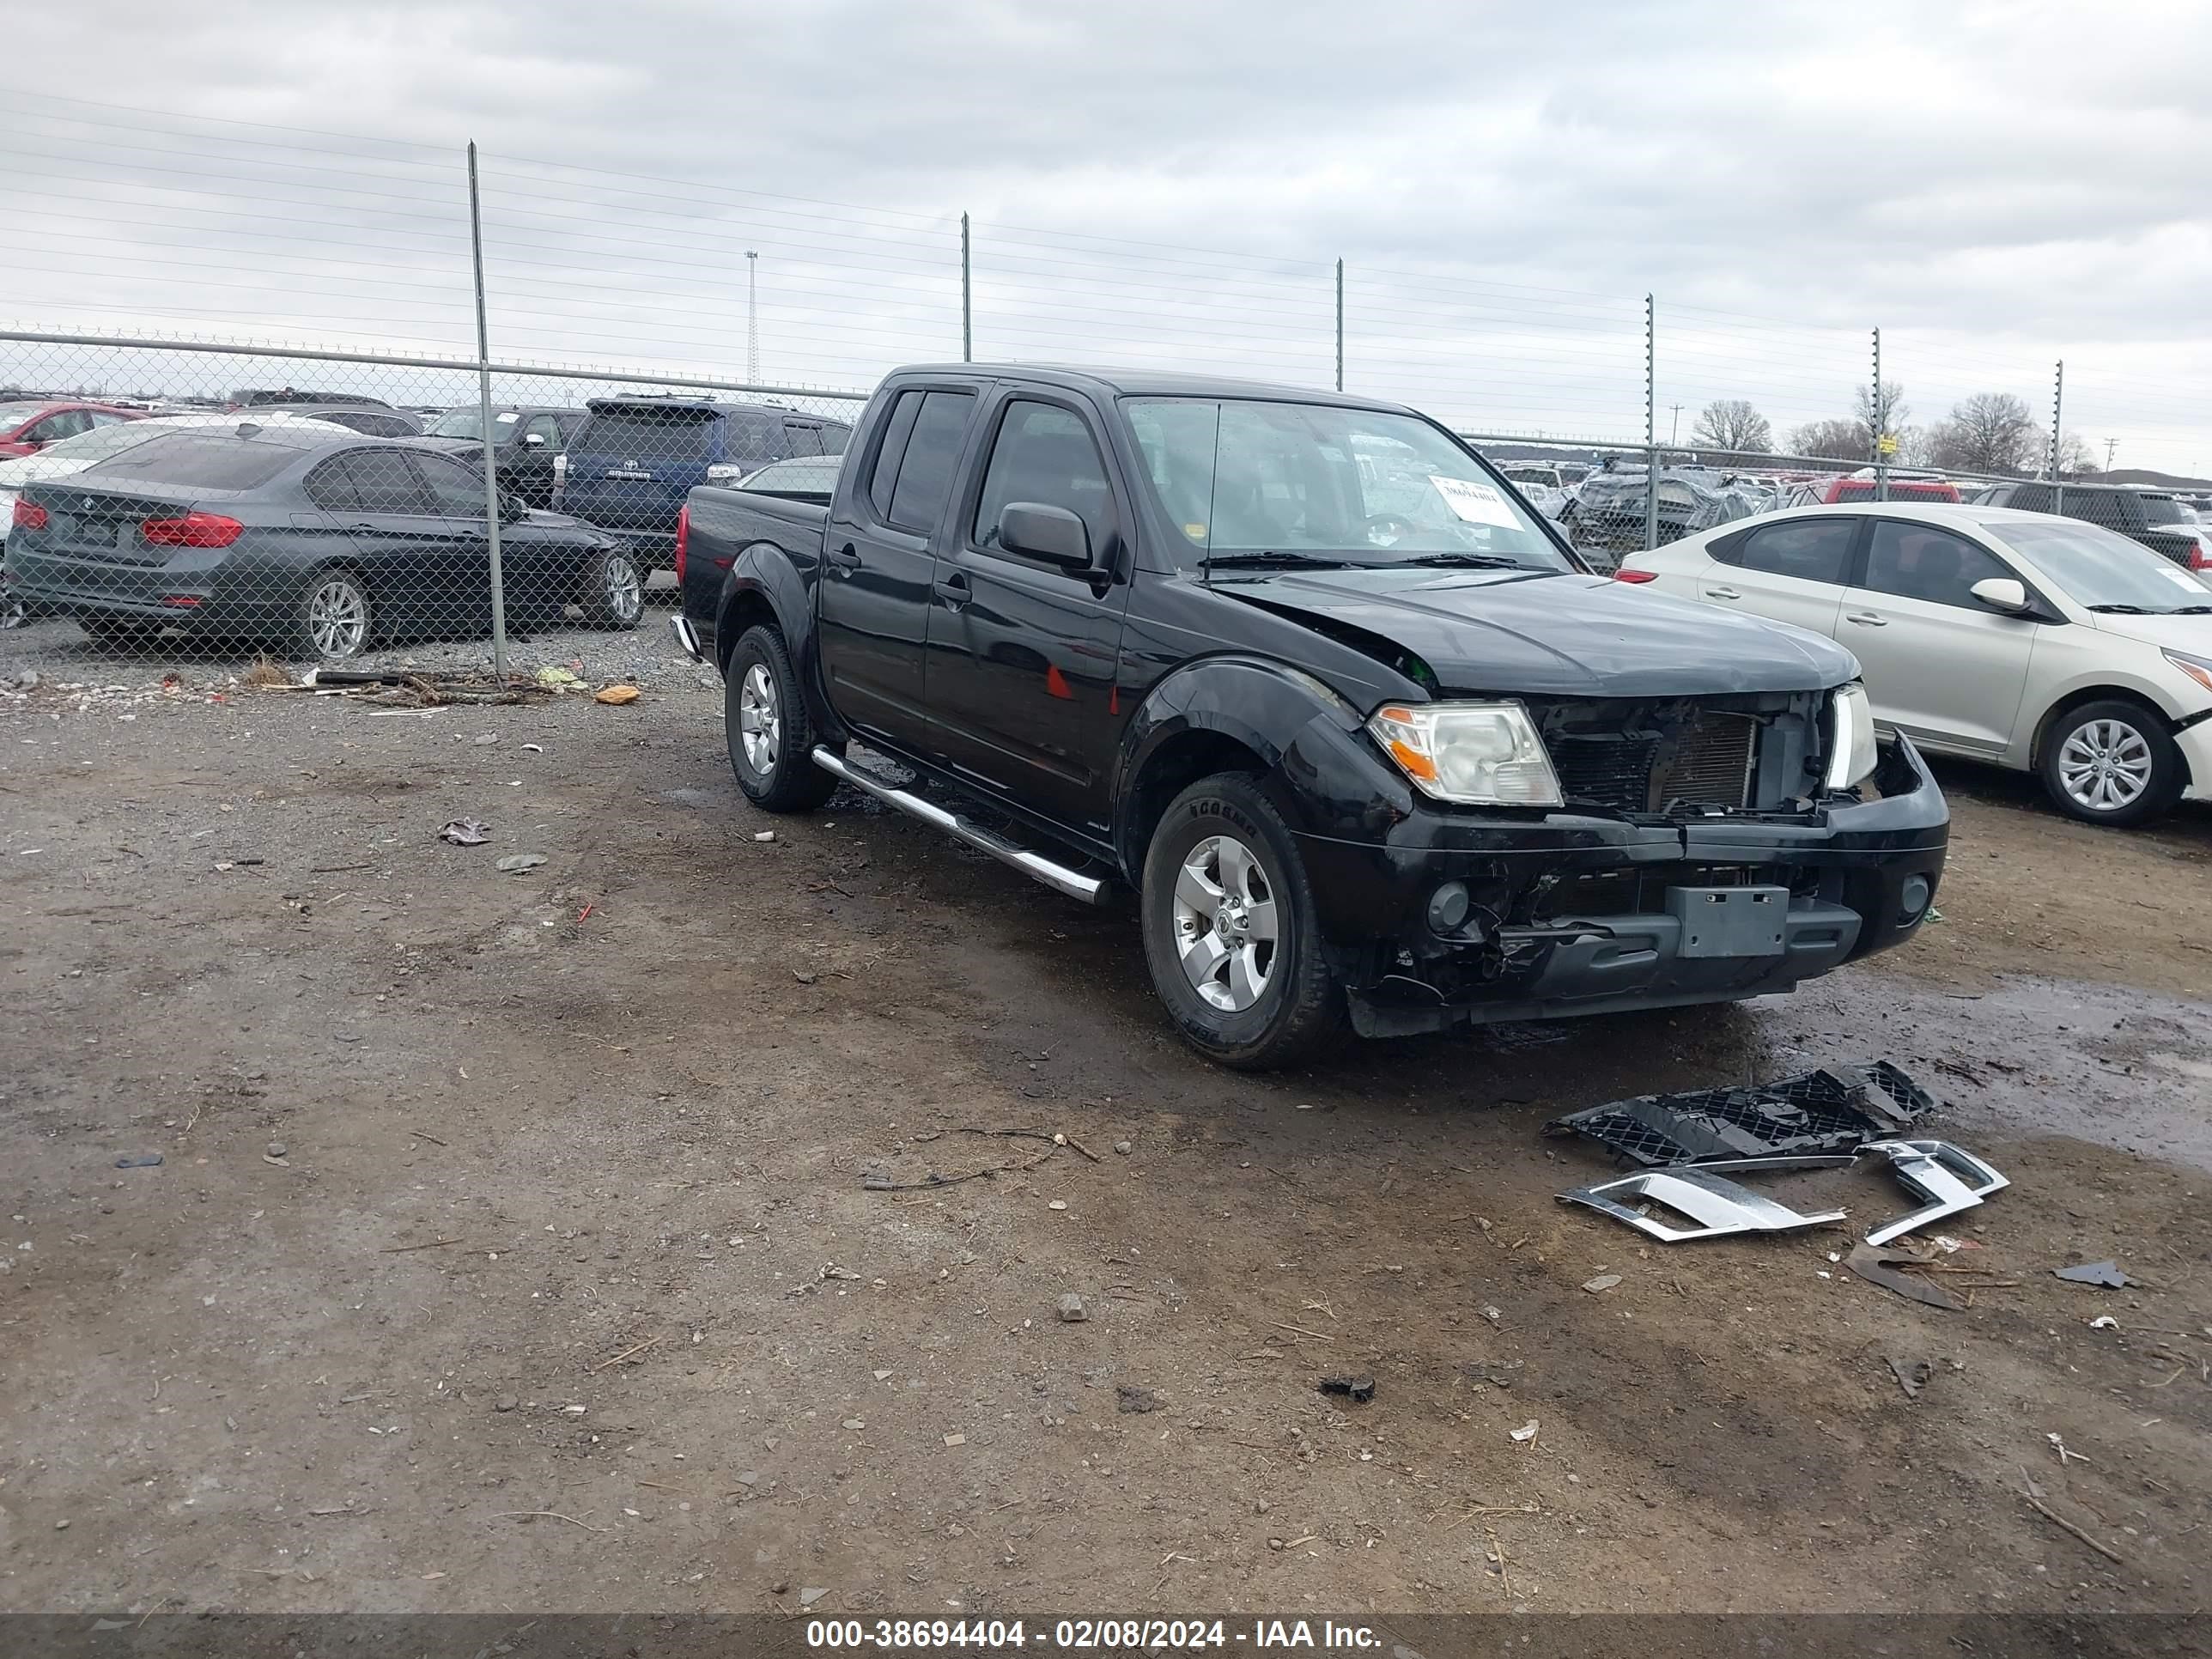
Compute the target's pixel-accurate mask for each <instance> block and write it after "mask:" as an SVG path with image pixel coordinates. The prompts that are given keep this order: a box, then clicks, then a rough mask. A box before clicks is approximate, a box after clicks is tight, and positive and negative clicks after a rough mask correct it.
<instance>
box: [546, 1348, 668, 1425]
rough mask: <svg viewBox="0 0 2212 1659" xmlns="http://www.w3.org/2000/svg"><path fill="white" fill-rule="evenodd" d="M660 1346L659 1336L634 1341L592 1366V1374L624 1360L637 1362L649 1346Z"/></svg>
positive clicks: (597, 1373) (571, 1408) (572, 1409)
mask: <svg viewBox="0 0 2212 1659" xmlns="http://www.w3.org/2000/svg"><path fill="white" fill-rule="evenodd" d="M659 1346H660V1339H659V1337H657V1336H648V1337H647V1338H646V1339H645V1340H644V1341H642V1342H635V1343H632V1344H631V1345H630V1346H629V1347H627V1348H624V1349H623V1351H622V1352H620V1353H618V1354H616V1355H614V1356H613V1357H612V1358H608V1359H602V1360H601V1361H599V1364H596V1365H593V1366H592V1367H591V1371H592V1375H593V1376H598V1375H599V1373H600V1372H601V1371H603V1370H606V1369H607V1368H608V1367H610V1366H611V1365H619V1364H622V1363H623V1361H624V1360H628V1361H629V1363H630V1364H636V1363H637V1360H638V1357H639V1356H640V1355H641V1354H643V1353H644V1352H646V1351H647V1349H648V1348H656V1347H659ZM568 1409H569V1410H571V1411H574V1410H576V1409H577V1407H574V1406H571V1407H569V1408H568Z"/></svg>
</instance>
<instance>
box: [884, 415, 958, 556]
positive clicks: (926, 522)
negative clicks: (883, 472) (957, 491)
mask: <svg viewBox="0 0 2212 1659" xmlns="http://www.w3.org/2000/svg"><path fill="white" fill-rule="evenodd" d="M909 395H910V394H909ZM901 401H902V402H903V401H904V399H903V398H902V399H901ZM974 407H975V394H974V393H973V392H924V393H923V394H922V398H921V411H920V413H918V414H917V415H916V416H915V422H914V430H913V433H912V435H910V436H909V437H908V439H907V443H906V453H905V454H903V455H902V456H901V457H900V458H899V470H898V482H897V483H896V484H894V485H892V486H891V507H890V512H889V513H886V514H885V515H884V516H885V518H886V519H887V520H889V521H890V523H891V524H893V525H896V526H897V527H898V528H899V529H901V530H911V531H913V532H915V533H916V534H918V535H927V533H928V532H930V531H932V530H933V529H935V528H936V527H937V519H938V515H939V513H942V512H943V511H944V510H945V497H946V496H947V495H951V493H952V465H953V463H954V462H955V461H957V460H958V459H960V435H961V434H962V433H963V432H965V431H966V430H967V429H968V412H969V410H971V409H973V408H974ZM878 470H879V471H880V469H878Z"/></svg>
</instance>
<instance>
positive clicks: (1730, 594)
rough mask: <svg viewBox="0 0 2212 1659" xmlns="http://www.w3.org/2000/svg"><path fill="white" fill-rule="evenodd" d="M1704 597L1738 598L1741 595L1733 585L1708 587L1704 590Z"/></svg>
mask: <svg viewBox="0 0 2212 1659" xmlns="http://www.w3.org/2000/svg"><path fill="white" fill-rule="evenodd" d="M1705 597H1706V598H1707V599H1741V598H1742V597H1743V595H1742V594H1741V593H1739V592H1736V591H1735V589H1734V588H1733V587H1709V588H1707V589H1706V590H1705Z"/></svg>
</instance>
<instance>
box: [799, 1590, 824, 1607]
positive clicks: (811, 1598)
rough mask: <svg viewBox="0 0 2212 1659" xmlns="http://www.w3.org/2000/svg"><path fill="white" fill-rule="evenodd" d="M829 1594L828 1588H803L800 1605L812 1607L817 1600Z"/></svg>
mask: <svg viewBox="0 0 2212 1659" xmlns="http://www.w3.org/2000/svg"><path fill="white" fill-rule="evenodd" d="M825 1595H829V1590H828V1589H826V1588H823V1589H801V1590H800V1591H799V1606H800V1607H812V1606H813V1605H814V1604H815V1603H816V1602H817V1601H820V1600H821V1599H822V1598H823V1596H825Z"/></svg>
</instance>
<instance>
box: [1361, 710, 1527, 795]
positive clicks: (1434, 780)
mask: <svg viewBox="0 0 2212 1659" xmlns="http://www.w3.org/2000/svg"><path fill="white" fill-rule="evenodd" d="M1367 729H1368V731H1369V732H1370V733H1371V734H1372V735H1373V737H1374V738H1375V741H1376V742H1377V743H1379V744H1382V745H1383V752H1384V753H1385V754H1387V755H1389V757H1390V758H1391V759H1392V760H1394V761H1395V762H1396V763H1398V769H1399V770H1400V771H1401V772H1403V773H1404V774H1405V775H1407V777H1409V778H1411V779H1412V780H1413V781H1414V782H1415V783H1416V784H1419V786H1420V787H1421V791H1422V793H1425V794H1428V795H1431V796H1433V797H1435V798H1436V799H1438V800H1448V801H1454V802H1456V803H1458V804H1459V805H1462V806H1557V805H1559V778H1558V776H1557V775H1555V774H1554V773H1553V770H1552V757H1550V756H1549V755H1548V754H1547V753H1545V751H1544V743H1543V739H1542V738H1539V737H1538V736H1537V735H1536V727H1535V725H1534V722H1533V721H1531V720H1529V718H1528V710H1527V709H1525V708H1522V706H1521V705H1520V704H1519V703H1517V702H1431V703H1413V704H1408V703H1395V702H1394V703H1386V704H1384V705H1383V707H1382V708H1378V709H1376V711H1375V714H1374V716H1373V718H1372V719H1370V720H1369V721H1368V722H1367Z"/></svg>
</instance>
